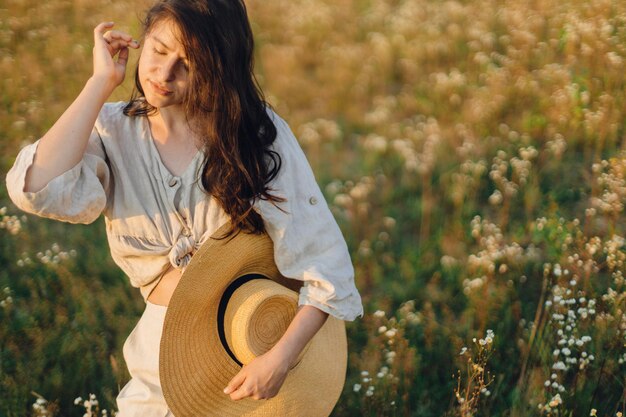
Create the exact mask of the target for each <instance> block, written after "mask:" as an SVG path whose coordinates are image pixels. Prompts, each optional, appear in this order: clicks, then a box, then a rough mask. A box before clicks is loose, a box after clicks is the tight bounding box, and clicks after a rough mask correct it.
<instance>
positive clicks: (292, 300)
mask: <svg viewBox="0 0 626 417" xmlns="http://www.w3.org/2000/svg"><path fill="white" fill-rule="evenodd" d="M297 301H298V297H297V294H296V293H295V292H294V291H292V290H290V289H288V288H286V287H283V286H282V285H280V284H278V283H276V282H274V281H272V280H269V279H263V278H261V279H253V280H251V281H248V282H245V283H243V284H242V285H241V286H240V287H239V288H237V289H236V290H235V291H234V292H233V294H232V296H231V297H230V299H229V300H228V305H227V306H226V311H225V313H224V336H225V338H226V343H227V344H228V348H229V349H230V351H231V352H232V353H233V354H234V355H235V357H236V359H237V360H238V361H239V362H241V363H242V364H243V365H247V364H248V363H250V362H251V361H252V360H253V359H254V358H256V357H257V356H260V355H262V354H264V353H265V352H267V351H268V350H270V349H271V348H272V347H273V346H274V345H275V344H276V343H277V342H278V340H280V338H281V337H282V335H283V334H284V333H285V331H286V330H287V328H288V327H289V324H290V323H291V321H292V320H293V318H294V316H295V315H296V310H297V304H298V303H297Z"/></svg>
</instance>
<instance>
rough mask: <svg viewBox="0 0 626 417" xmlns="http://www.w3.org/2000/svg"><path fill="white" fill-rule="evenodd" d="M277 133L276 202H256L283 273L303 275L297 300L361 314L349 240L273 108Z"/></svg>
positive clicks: (345, 316) (343, 314)
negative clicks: (280, 198)
mask: <svg viewBox="0 0 626 417" xmlns="http://www.w3.org/2000/svg"><path fill="white" fill-rule="evenodd" d="M268 113H269V114H270V116H271V117H272V119H273V121H274V124H275V125H276V129H277V131H278V135H277V137H276V140H275V141H274V143H273V145H272V146H273V150H274V151H276V152H277V153H278V154H279V155H280V157H281V163H282V165H281V168H280V170H279V172H278V174H277V176H276V177H275V178H274V179H273V180H272V181H271V182H270V184H269V187H270V188H271V189H272V190H271V191H270V193H271V194H273V195H276V196H280V197H284V198H286V199H287V201H286V202H282V203H276V204H277V205H278V206H279V207H280V208H282V209H283V210H285V212H283V211H281V210H280V209H279V208H277V207H276V206H274V204H273V203H272V202H269V201H266V200H261V199H258V200H256V201H255V203H254V204H253V208H254V209H255V210H256V211H257V212H258V213H259V214H260V215H261V217H262V218H263V221H264V224H265V228H266V230H267V233H268V234H269V236H270V237H271V238H272V240H273V242H274V258H275V262H276V266H277V267H278V270H279V271H280V272H281V274H283V275H284V276H285V277H288V278H294V279H299V280H301V281H304V284H303V286H302V288H301V290H300V295H299V300H298V304H299V305H305V304H308V305H313V306H315V307H317V308H319V309H320V310H322V311H325V312H326V313H328V314H331V315H333V316H335V317H337V318H339V319H341V320H347V321H352V320H354V319H355V318H356V317H362V316H363V306H362V303H361V296H360V295H359V292H358V290H357V288H356V286H355V283H354V268H353V266H352V261H351V260H350V254H349V252H348V247H347V245H346V241H345V239H344V238H343V235H342V233H341V230H340V229H339V226H338V225H337V222H336V221H335V219H334V217H333V215H332V213H331V212H330V209H329V208H328V205H327V203H326V200H325V199H324V196H323V194H322V192H321V190H320V188H319V185H318V184H317V182H316V180H315V176H314V174H313V171H312V170H311V167H310V165H309V163H308V161H307V159H306V157H305V155H304V152H303V151H302V148H301V147H300V145H299V144H298V141H297V139H296V138H295V136H294V135H293V133H292V131H291V129H290V128H289V126H288V125H287V123H286V122H285V121H284V120H283V119H282V118H280V116H278V115H277V114H276V113H274V112H273V111H268Z"/></svg>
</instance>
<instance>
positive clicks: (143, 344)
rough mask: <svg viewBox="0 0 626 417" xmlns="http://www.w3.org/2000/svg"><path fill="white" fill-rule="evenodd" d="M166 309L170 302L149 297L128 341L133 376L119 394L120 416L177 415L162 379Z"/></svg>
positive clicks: (126, 355)
mask: <svg viewBox="0 0 626 417" xmlns="http://www.w3.org/2000/svg"><path fill="white" fill-rule="evenodd" d="M166 312H167V307H166V306H160V305H157V304H153V303H151V302H150V301H148V302H147V304H146V309H145V310H144V312H143V314H142V316H141V318H140V319H139V321H138V322H137V325H136V326H135V328H134V329H133V331H132V332H131V333H130V335H129V336H128V338H127V339H126V342H124V349H123V352H124V360H125V361H126V365H127V366H128V370H129V372H130V376H131V379H130V381H128V383H127V384H126V385H125V386H124V388H122V390H121V391H120V393H119V395H118V396H117V408H118V410H119V412H118V413H117V417H174V415H173V414H172V412H171V411H170V410H169V409H168V407H167V404H166V402H165V398H164V397H163V391H162V390H161V383H160V380H159V345H160V342H161V334H162V332H163V321H164V320H165V313H166Z"/></svg>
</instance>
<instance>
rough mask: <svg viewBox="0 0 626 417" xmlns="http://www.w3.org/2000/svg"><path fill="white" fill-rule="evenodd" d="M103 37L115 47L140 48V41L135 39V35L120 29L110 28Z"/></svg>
mask: <svg viewBox="0 0 626 417" xmlns="http://www.w3.org/2000/svg"><path fill="white" fill-rule="evenodd" d="M102 37H103V38H104V40H105V41H107V42H108V43H109V45H111V46H113V47H114V48H125V47H130V48H135V49H137V48H139V42H137V41H136V40H133V37H132V36H130V35H129V34H128V33H125V32H122V31H119V30H108V31H106V32H105V33H104V35H103V36H102Z"/></svg>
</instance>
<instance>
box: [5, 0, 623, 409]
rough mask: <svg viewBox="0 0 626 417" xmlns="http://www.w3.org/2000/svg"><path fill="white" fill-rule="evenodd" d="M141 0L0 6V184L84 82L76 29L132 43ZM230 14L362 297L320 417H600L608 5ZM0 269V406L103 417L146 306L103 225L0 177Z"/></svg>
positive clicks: (615, 307) (608, 284)
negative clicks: (333, 399)
mask: <svg viewBox="0 0 626 417" xmlns="http://www.w3.org/2000/svg"><path fill="white" fill-rule="evenodd" d="M148 4H149V3H148V2H145V1H138V2H130V1H127V0H118V1H111V0H90V1H84V0H73V1H70V0H51V1H44V2H42V1H35V0H0V98H1V103H0V126H1V129H0V172H1V174H2V178H3V179H4V177H5V174H6V172H7V170H8V169H9V168H10V167H11V165H12V164H13V161H14V159H15V156H16V155H17V152H18V150H19V149H20V147H21V146H23V145H24V144H26V143H31V142H33V141H35V140H36V139H37V138H39V137H40V136H42V135H43V134H44V133H45V132H46V130H47V129H48V128H49V127H50V126H51V125H52V124H53V123H54V121H56V119H57V118H58V117H59V116H60V115H61V114H62V113H63V111H64V110H65V109H66V108H67V106H68V105H69V104H70V103H71V102H72V101H73V100H74V98H75V97H76V96H77V95H78V93H79V92H80V90H81V89H82V87H83V85H84V83H85V82H86V80H87V79H88V78H89V76H90V74H91V70H92V67H91V65H92V64H91V48H92V42H93V41H92V38H93V35H92V30H93V27H94V26H95V25H96V24H97V23H99V22H100V21H115V22H116V25H117V28H119V29H122V30H125V31H128V32H130V33H131V34H132V35H133V36H135V37H138V36H139V23H138V22H139V20H138V19H139V17H141V16H142V15H143V12H144V11H145V9H146V7H147V6H148ZM246 4H247V5H248V13H249V17H250V19H251V21H252V25H253V29H254V32H255V40H256V73H257V77H258V79H259V82H260V84H261V85H262V87H263V90H264V92H265V94H266V98H267V100H268V101H269V102H270V103H271V104H272V105H273V106H274V107H275V108H276V110H277V112H278V113H279V114H280V115H281V116H282V117H283V118H284V119H285V120H286V121H287V122H288V123H289V125H290V126H291V128H292V130H293V131H294V133H295V134H296V136H297V137H298V139H299V141H300V143H301V145H302V147H303V149H304V151H305V153H306V155H307V157H308V159H309V161H310V163H311V165H312V167H313V169H314V171H315V174H316V177H317V180H318V182H319V184H320V186H321V188H322V190H323V191H324V193H325V195H326V199H327V201H328V203H329V205H330V206H331V209H332V211H333V213H334V215H335V218H336V219H337V221H338V223H339V224H340V226H341V228H342V230H343V232H344V235H345V237H346V239H347V242H348V246H349V248H350V251H351V255H352V260H353V263H354V266H355V270H356V283H357V286H358V288H359V290H360V291H361V294H362V297H363V302H364V307H365V316H364V317H363V319H359V320H356V321H355V322H350V323H347V329H348V337H349V351H350V352H349V365H348V374H347V380H346V385H345V388H344V392H343V395H342V396H341V399H340V400H339V403H338V405H337V407H336V409H335V411H334V412H333V416H428V417H431V416H432V417H435V416H463V417H466V416H589V415H592V416H595V415H597V416H621V415H622V414H621V413H623V412H624V411H625V408H626V388H625V386H626V385H625V384H626V344H625V343H626V286H625V283H624V271H625V269H626V265H625V264H624V260H625V259H626V247H625V245H624V236H625V235H624V234H625V232H626V231H625V228H626V223H625V221H624V204H625V203H626V131H625V127H626V125H625V122H626V108H625V97H626V85H625V82H624V81H625V79H624V71H625V69H626V62H625V59H626V2H622V1H610V0H594V1H586V0H535V1H528V0H507V1H505V0H467V1H462V0H459V1H456V0H449V1H439V0H290V1H277V0H265V1H261V0H250V1H248V2H247V3H246ZM131 55H132V57H133V59H136V57H137V56H138V53H137V52H136V51H131ZM134 66H135V64H134V61H133V62H131V63H130V64H129V70H128V73H127V78H126V81H125V83H124V85H123V86H121V87H119V88H118V89H117V90H116V92H115V93H114V95H113V96H112V97H111V99H110V100H111V101H116V100H126V99H128V98H129V96H130V92H131V89H132V82H133V80H132V78H133V70H134ZM0 265H1V266H2V267H1V268H0V416H6V417H14V416H20V417H21V416H30V415H32V416H82V415H87V416H89V417H92V416H104V415H112V414H113V412H114V410H115V397H116V395H117V393H118V392H119V390H120V389H121V387H123V386H124V384H125V383H126V381H127V380H128V378H129V375H128V373H127V371H126V366H125V363H124V360H123V356H122V344H123V342H124V340H125V338H126V336H127V335H128V333H129V332H130V331H131V330H132V328H133V327H134V325H135V323H136V321H137V320H138V319H139V316H140V314H141V312H142V311H143V306H144V304H143V300H142V299H141V296H140V294H139V291H138V290H137V289H133V288H131V287H130V284H129V283H128V280H127V278H126V277H125V276H124V275H123V274H122V272H121V271H120V270H119V269H118V268H117V267H116V266H115V264H114V263H113V262H112V260H111V258H110V255H109V248H108V245H107V243H106V237H105V230H104V222H103V220H102V218H100V219H99V220H98V221H96V222H95V223H94V224H92V225H89V226H84V225H69V224H62V223H58V222H53V221H47V220H43V219H39V218H36V217H34V216H30V215H24V214H23V213H21V212H20V211H18V210H17V209H16V207H15V206H13V204H12V203H11V202H10V201H9V199H8V197H7V194H6V187H5V185H4V181H2V182H1V183H0ZM311 389H315V387H311ZM90 394H92V395H91V396H90ZM105 410H106V411H105Z"/></svg>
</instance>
